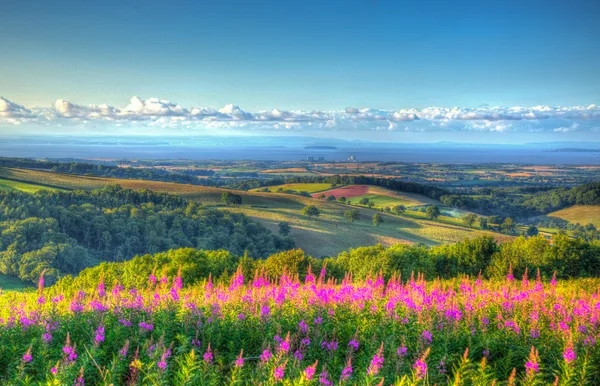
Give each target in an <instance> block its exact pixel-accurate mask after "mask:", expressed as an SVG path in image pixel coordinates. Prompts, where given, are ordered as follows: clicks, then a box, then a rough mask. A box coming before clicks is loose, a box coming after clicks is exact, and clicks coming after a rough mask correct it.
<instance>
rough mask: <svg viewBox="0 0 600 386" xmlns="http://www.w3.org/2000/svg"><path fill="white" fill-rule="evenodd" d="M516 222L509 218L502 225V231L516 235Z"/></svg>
mask: <svg viewBox="0 0 600 386" xmlns="http://www.w3.org/2000/svg"><path fill="white" fill-rule="evenodd" d="M515 226H516V224H515V222H514V220H513V219H512V218H510V217H507V218H506V219H505V220H504V222H503V223H502V224H501V225H500V229H501V230H502V232H504V233H509V234H510V233H514V231H515Z"/></svg>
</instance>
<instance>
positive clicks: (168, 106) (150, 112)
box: [0, 96, 600, 135]
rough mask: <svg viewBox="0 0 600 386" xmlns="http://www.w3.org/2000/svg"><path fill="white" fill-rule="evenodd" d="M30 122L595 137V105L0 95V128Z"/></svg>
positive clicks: (108, 127) (115, 127) (598, 119)
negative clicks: (27, 101)
mask: <svg viewBox="0 0 600 386" xmlns="http://www.w3.org/2000/svg"><path fill="white" fill-rule="evenodd" d="M24 123H27V124H28V126H30V127H35V126H36V125H38V126H43V127H51V128H52V127H54V128H65V127H67V128H68V127H73V126H75V127H77V128H83V129H85V128H91V129H93V130H95V131H103V130H104V131H107V132H110V133H111V134H114V133H115V132H118V133H121V134H140V131H141V130H142V129H144V128H150V129H152V130H153V132H162V133H165V134H176V133H177V132H179V131H180V132H183V133H189V132H194V131H198V132H202V131H204V132H206V131H209V132H214V131H215V130H222V131H224V132H236V133H244V132H248V131H258V132H263V133H264V132H278V131H282V130H287V131H298V132H315V131H319V132H327V131H330V132H334V131H343V132H351V131H362V132H365V131H366V132H368V131H388V132H439V131H446V132H447V131H457V132H515V133H518V132H530V133H536V132H547V133H573V132H590V133H595V134H596V135H598V134H599V133H600V107H599V106H596V105H594V104H592V105H589V106H570V107H563V106H533V107H520V106H515V107H499V106H494V107H492V106H481V107H477V108H465V107H452V108H447V107H428V108H424V109H398V110H381V109H373V108H356V107H348V108H345V109H342V110H336V111H318V110H315V111H287V110H280V109H276V108H274V109H271V110H266V111H257V112H248V111H245V110H243V109H242V108H241V107H239V106H237V105H234V104H228V105H225V106H223V107H221V108H217V109H215V108H212V107H189V108H186V107H183V106H181V105H179V104H178V103H175V102H172V101H169V100H165V99H159V98H148V99H142V98H140V97H138V96H134V97H132V98H131V99H130V100H129V103H128V104H126V105H125V106H124V107H114V106H110V105H107V104H100V105H81V104H76V103H74V102H71V101H68V100H65V99H57V100H56V101H55V102H54V104H53V105H52V106H51V107H49V108H44V107H42V108H40V107H32V108H26V107H24V106H22V105H19V104H17V103H15V102H12V101H10V100H8V99H6V98H3V97H0V127H9V126H11V125H20V124H24Z"/></svg>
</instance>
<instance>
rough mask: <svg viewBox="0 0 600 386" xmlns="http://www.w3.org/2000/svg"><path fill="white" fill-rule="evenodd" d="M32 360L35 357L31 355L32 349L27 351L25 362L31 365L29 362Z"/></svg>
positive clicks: (24, 355)
mask: <svg viewBox="0 0 600 386" xmlns="http://www.w3.org/2000/svg"><path fill="white" fill-rule="evenodd" d="M32 359H33V356H32V355H31V348H30V349H29V350H27V352H26V353H25V354H23V362H25V363H29V362H31V360H32Z"/></svg>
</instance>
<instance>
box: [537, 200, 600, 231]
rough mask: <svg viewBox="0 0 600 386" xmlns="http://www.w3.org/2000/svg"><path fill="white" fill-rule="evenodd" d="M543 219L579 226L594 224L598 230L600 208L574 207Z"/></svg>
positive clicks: (550, 214)
mask: <svg viewBox="0 0 600 386" xmlns="http://www.w3.org/2000/svg"><path fill="white" fill-rule="evenodd" d="M544 217H546V218H547V219H548V220H552V219H561V220H565V221H568V222H570V223H573V224H577V223H579V225H587V224H594V226H595V227H596V228H600V206H593V205H575V206H572V207H570V208H566V209H561V210H559V211H557V212H552V213H549V214H547V215H546V216H544Z"/></svg>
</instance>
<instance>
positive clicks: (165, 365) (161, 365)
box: [156, 360, 167, 371]
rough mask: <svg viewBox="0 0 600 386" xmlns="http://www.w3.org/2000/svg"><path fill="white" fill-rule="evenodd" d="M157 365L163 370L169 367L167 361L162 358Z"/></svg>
mask: <svg viewBox="0 0 600 386" xmlns="http://www.w3.org/2000/svg"><path fill="white" fill-rule="evenodd" d="M156 366H158V368H159V369H160V370H161V371H165V370H166V369H167V362H165V361H163V360H161V361H159V362H158V363H157V364H156Z"/></svg>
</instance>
